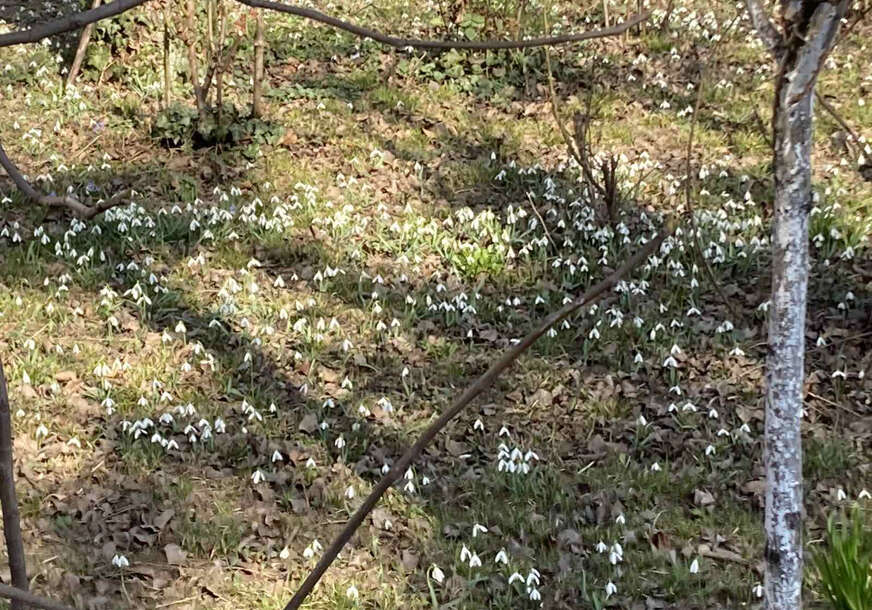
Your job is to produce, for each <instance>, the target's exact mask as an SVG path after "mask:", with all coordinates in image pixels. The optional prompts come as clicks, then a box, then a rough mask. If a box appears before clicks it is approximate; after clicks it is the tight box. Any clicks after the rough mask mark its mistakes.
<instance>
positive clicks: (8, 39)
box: [0, 0, 149, 47]
mask: <svg viewBox="0 0 872 610" xmlns="http://www.w3.org/2000/svg"><path fill="white" fill-rule="evenodd" d="M148 1H149V0H115V2H110V3H109V4H104V5H103V6H101V7H99V8H94V9H91V10H89V11H83V12H81V13H74V14H72V15H67V16H66V17H61V18H60V19H55V20H54V21H48V22H46V23H41V24H39V25H35V26H34V27H32V28H30V29H29V30H18V31H17V32H9V33H8V34H2V35H0V47H9V46H12V45H16V44H26V43H29V42H38V41H40V40H42V39H43V38H48V37H49V36H54V35H55V34H63V33H64V32H72V31H73V30H78V29H80V28H83V27H85V26H86V25H88V24H90V23H94V22H96V21H100V20H101V19H107V18H109V17H115V16H116V15H120V14H121V13H126V12H127V11H129V10H130V9H132V8H135V7H137V6H139V5H140V4H145V3H146V2H148Z"/></svg>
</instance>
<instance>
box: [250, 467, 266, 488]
mask: <svg viewBox="0 0 872 610" xmlns="http://www.w3.org/2000/svg"><path fill="white" fill-rule="evenodd" d="M265 478H266V477H265V476H264V474H263V473H262V472H261V471H260V470H259V469H258V470H255V471H254V473H253V474H252V475H251V482H252V483H254V484H255V485H257V484H258V483H260V482H261V481H263V480H264V479H265Z"/></svg>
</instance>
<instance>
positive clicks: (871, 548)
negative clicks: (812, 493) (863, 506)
mask: <svg viewBox="0 0 872 610" xmlns="http://www.w3.org/2000/svg"><path fill="white" fill-rule="evenodd" d="M868 521H869V520H868V518H867V517H866V515H865V513H864V512H863V511H862V510H860V509H859V508H855V509H854V510H853V511H851V513H850V515H848V516H847V517H845V518H843V519H842V520H841V521H840V523H838V524H836V522H835V520H834V519H833V518H832V517H830V519H829V521H828V523H827V548H826V549H825V550H820V551H818V552H816V553H815V555H814V567H815V570H816V572H817V574H818V577H819V578H820V583H819V585H820V589H821V593H822V594H823V596H824V597H826V598H827V599H828V600H829V601H830V603H831V604H832V607H833V608H836V609H837V610H870V609H872V528H870V527H869V525H870V524H869V522H868Z"/></svg>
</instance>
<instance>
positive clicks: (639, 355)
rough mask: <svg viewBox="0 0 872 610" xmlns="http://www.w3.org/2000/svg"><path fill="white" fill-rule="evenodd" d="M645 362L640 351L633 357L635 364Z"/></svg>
mask: <svg viewBox="0 0 872 610" xmlns="http://www.w3.org/2000/svg"><path fill="white" fill-rule="evenodd" d="M643 362H645V360H644V359H643V358H642V354H640V353H639V352H636V357H635V358H633V363H634V364H642V363H643Z"/></svg>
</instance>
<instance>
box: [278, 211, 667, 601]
mask: <svg viewBox="0 0 872 610" xmlns="http://www.w3.org/2000/svg"><path fill="white" fill-rule="evenodd" d="M674 227H675V224H674V221H673V220H672V219H669V221H668V222H667V226H666V228H664V230H663V231H661V232H660V234H659V235H657V236H656V237H655V238H654V239H652V240H651V241H649V242H647V243H646V244H645V245H644V246H642V247H641V248H640V249H639V251H638V252H636V253H635V254H634V255H633V256H631V257H630V258H628V259H627V260H626V261H625V262H624V264H623V265H621V266H620V267H619V268H618V269H616V270H615V271H614V272H613V273H612V274H611V275H609V276H608V277H607V278H605V279H604V280H602V281H601V282H599V283H598V284H596V285H594V286H593V287H591V288H590V289H588V290H587V291H586V292H585V293H584V294H582V295H579V296H577V297H576V298H575V299H573V300H572V301H570V302H569V303H567V304H566V305H564V306H563V307H562V308H561V309H559V310H558V311H556V312H554V313H552V314H551V315H550V316H548V317H547V318H545V319H544V320H543V321H542V322H541V323H540V324H539V325H538V326H537V327H536V328H535V330H533V331H532V332H530V334H528V335H527V336H526V337H524V339H523V340H521V341H520V342H519V343H517V344H516V345H514V346H512V347H511V348H509V349H508V350H506V351H505V352H504V353H503V355H502V356H501V357H500V359H499V360H497V361H496V362H495V363H493V364H492V365H491V367H490V368H489V369H488V370H487V372H485V373H484V374H483V375H482V376H481V377H479V378H478V379H477V380H476V381H475V382H474V383H473V384H472V385H470V386H469V387H467V388H466V390H465V391H464V392H463V394H461V395H460V396H459V397H458V398H457V400H455V401H454V403H453V404H452V405H451V406H450V407H449V408H448V410H446V411H445V412H444V413H442V415H440V416H439V417H438V418H437V419H436V420H435V421H434V422H433V423H432V424H430V425H429V426H428V427H427V429H426V430H424V432H423V433H422V434H421V436H420V437H419V438H418V440H417V441H415V444H414V445H412V446H411V447H409V449H408V450H407V451H406V453H404V454H403V456H402V457H401V458H400V459H399V460H397V462H396V463H395V464H394V465H393V467H392V468H391V469H390V470H389V471H388V473H387V474H386V475H385V476H384V477H382V479H381V480H380V481H379V482H378V484H377V485H376V486H375V487H373V489H372V492H370V494H369V496H367V498H366V500H364V502H363V504H361V506H360V508H358V509H357V511H356V512H355V513H354V514H353V515H352V516H351V518H350V519H349V520H348V523H346V525H345V527H344V528H343V530H342V532H340V534H339V535H338V536H337V537H336V539H335V540H333V542H332V543H331V544H330V546H329V547H327V549H326V550H325V551H324V555H323V556H322V557H321V559H320V560H319V561H318V564H317V565H316V566H315V567H314V568H313V569H312V571H311V572H310V573H309V576H307V577H306V580H304V581H303V584H302V585H300V588H299V589H298V590H297V593H296V594H295V595H294V597H293V598H292V599H291V601H290V602H288V605H287V606H285V608H284V610H298V608H299V607H300V605H301V604H302V603H303V601H304V600H305V599H306V597H307V596H308V595H309V594H310V593H311V592H312V590H313V589H314V588H315V585H316V584H318V581H319V580H320V579H321V576H323V575H324V572H326V571H327V568H329V567H330V564H332V563H333V561H334V560H335V559H336V556H337V555H339V552H340V551H341V550H342V548H343V547H344V546H345V545H346V544H347V543H348V541H349V540H351V537H352V536H353V535H354V532H356V531H357V528H359V527H360V525H361V524H362V523H363V520H364V519H365V518H366V516H367V515H368V514H369V513H370V511H372V509H373V508H375V505H376V504H377V503H378V501H379V500H380V499H381V497H382V496H383V495H384V494H385V492H386V491H387V490H388V488H390V486H391V485H393V484H394V482H396V481H397V480H398V479H399V478H400V477H401V476H402V475H403V473H404V472H405V471H406V469H407V468H408V467H409V465H410V464H411V463H412V462H414V461H415V460H416V459H417V458H418V456H420V455H421V452H422V451H423V450H424V448H425V447H427V445H429V444H430V442H431V441H432V440H433V439H434V438H435V437H436V435H437V434H439V432H440V431H441V430H442V428H444V427H445V425H446V424H447V423H448V422H450V421H451V420H452V419H454V417H455V416H457V414H458V413H460V412H461V411H462V410H463V409H464V408H465V407H466V406H467V405H468V404H469V403H471V402H472V400H473V399H474V398H475V397H476V396H478V395H479V394H481V393H482V392H483V391H484V390H486V389H487V388H489V387H490V386H491V384H492V383H493V382H494V381H495V380H496V378H497V377H499V376H500V374H501V373H502V372H503V371H505V370H506V369H507V368H509V366H511V364H512V363H513V362H514V361H515V360H517V359H518V357H519V356H520V355H521V354H523V353H524V352H525V351H527V348H529V347H530V346H531V345H533V344H534V343H535V342H536V340H537V339H539V337H541V336H542V335H544V334H545V333H546V332H547V331H548V329H549V328H551V327H552V326H554V325H555V324H558V323H559V322H561V321H562V320H564V319H565V318H566V317H568V316H569V315H570V314H572V313H573V312H574V311H576V310H578V309H579V308H581V307H583V306H585V305H590V304H591V303H594V302H596V301H598V300H599V299H600V298H601V297H602V296H603V295H604V294H605V293H606V291H608V290H610V289H611V288H612V287H614V286H615V284H617V283H618V282H619V281H620V280H621V278H623V277H624V276H625V275H626V274H628V273H629V272H631V271H632V270H633V269H635V268H636V267H637V266H638V265H639V264H640V263H642V262H643V261H644V260H646V259H647V258H648V256H650V255H651V254H652V253H653V252H654V251H655V250H657V248H659V247H660V244H661V243H663V240H664V239H666V236H667V235H669V234H671V233H672V231H673V230H674Z"/></svg>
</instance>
